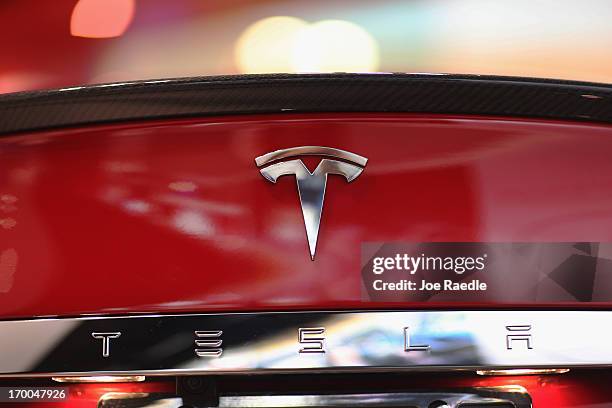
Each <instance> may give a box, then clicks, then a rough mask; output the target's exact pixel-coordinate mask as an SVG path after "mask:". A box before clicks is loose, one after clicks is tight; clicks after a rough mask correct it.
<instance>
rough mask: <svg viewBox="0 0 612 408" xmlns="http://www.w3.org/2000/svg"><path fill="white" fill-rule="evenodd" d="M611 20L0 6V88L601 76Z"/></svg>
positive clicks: (598, 11) (441, 3)
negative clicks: (301, 77)
mask: <svg viewBox="0 0 612 408" xmlns="http://www.w3.org/2000/svg"><path fill="white" fill-rule="evenodd" d="M33 10H34V11H35V12H33ZM610 21H612V7H611V4H610V0H589V1H588V3H585V2H581V1H578V0H539V1H532V0H460V1H459V0H436V1H431V0H411V1H398V0H371V1H365V0H364V1H359V2H355V1H349V0H335V1H328V0H225V1H203V0H173V1H167V0H146V1H140V2H138V3H136V1H135V0H78V1H76V0H54V1H48V2H41V1H37V0H3V1H1V2H0V36H1V37H2V38H4V39H6V41H3V42H1V43H0V55H3V56H5V58H3V59H2V63H1V64H0V93H8V92H18V91H24V90H32V89H45V88H60V87H74V86H82V85H86V84H95V83H101V82H125V81H129V80H154V79H160V78H174V77H186V76H202V75H226V74H240V73H276V72H284V73H295V72H338V71H347V72H379V71H382V72H430V73H456V74H492V75H506V76H524V77H540V78H559V79H570V80H582V81H593V82H607V83H612V24H610ZM71 33H72V35H70V34H71ZM6 56H10V57H6Z"/></svg>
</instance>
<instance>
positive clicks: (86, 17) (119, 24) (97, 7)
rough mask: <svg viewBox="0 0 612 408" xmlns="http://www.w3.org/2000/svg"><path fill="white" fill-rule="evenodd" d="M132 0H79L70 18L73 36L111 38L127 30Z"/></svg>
mask: <svg viewBox="0 0 612 408" xmlns="http://www.w3.org/2000/svg"><path fill="white" fill-rule="evenodd" d="M134 9H135V4H134V0H79V1H78V2H77V3H76V5H75V6H74V9H73V10H72V16H71V18H70V34H72V35H73V36H75V37H86V38H112V37H119V36H121V35H123V33H124V32H125V31H126V30H127V28H128V27H129V25H130V23H131V22H132V19H133V18H134Z"/></svg>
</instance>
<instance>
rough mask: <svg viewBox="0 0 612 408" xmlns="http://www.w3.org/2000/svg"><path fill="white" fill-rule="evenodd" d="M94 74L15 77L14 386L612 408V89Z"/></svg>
mask: <svg viewBox="0 0 612 408" xmlns="http://www.w3.org/2000/svg"><path fill="white" fill-rule="evenodd" d="M26 3H27V2H26ZM89 3H91V4H96V2H95V1H80V2H74V1H72V2H66V3H65V4H64V3H62V2H58V6H57V7H52V6H50V5H44V6H41V7H42V9H46V10H48V11H49V12H52V13H56V14H54V15H53V16H52V18H50V19H49V23H45V24H48V25H51V26H52V27H55V26H54V25H53V24H55V23H54V21H57V19H58V18H59V17H57V16H60V15H64V14H65V16H66V21H68V20H69V19H70V18H72V20H70V21H71V24H72V25H71V28H72V32H70V34H68V32H66V33H64V34H62V35H64V36H69V37H67V38H64V39H63V40H61V41H60V40H58V39H56V38H49V39H47V40H45V41H48V42H49V43H54V42H55V43H62V44H64V49H66V50H68V49H70V47H71V46H72V45H73V43H71V42H74V46H75V47H77V48H78V47H79V46H78V44H77V43H78V41H85V40H83V38H82V37H84V36H85V35H82V32H81V31H79V30H85V31H87V30H88V29H92V30H93V31H95V32H96V33H98V34H99V31H96V30H98V28H96V27H97V26H96V27H94V25H93V23H90V24H89V25H88V24H86V23H83V22H79V21H78V20H75V19H76V17H75V16H80V15H81V14H83V13H85V14H87V12H88V9H87V8H88V7H93V6H91V4H89ZM97 3H99V2H97ZM49 4H51V3H49ZM59 4H61V6H60V5H59ZM88 4H89V5H88ZM117 4H118V5H117ZM2 7H7V9H10V8H11V7H12V8H13V12H14V13H15V14H14V15H17V16H20V15H21V16H22V15H23V13H25V11H24V10H26V9H27V8H28V7H29V8H30V9H31V7H32V3H30V4H26V5H24V6H21V5H18V4H17V3H12V4H11V5H10V6H4V5H0V10H1V8H2ZM113 7H116V9H113ZM121 7H124V9H122V8H121ZM130 7H132V8H130ZM139 7H140V8H139ZM147 7H151V8H155V7H158V8H159V9H163V10H173V8H172V7H171V6H167V5H164V6H161V5H157V6H155V7H154V6H145V5H141V6H140V5H138V4H137V3H133V2H121V1H116V2H115V1H112V2H109V3H107V5H106V6H103V7H102V10H107V11H108V10H109V8H110V10H111V11H113V10H114V11H115V14H114V15H113V13H110V14H111V15H110V17H109V16H106V15H103V16H101V17H100V18H101V19H105V18H108V19H110V20H109V21H114V22H116V23H117V24H118V26H120V24H119V23H120V22H123V23H125V24H124V25H125V27H123V29H124V30H129V29H130V28H129V27H130V26H129V25H130V24H136V23H135V22H132V20H130V19H127V20H125V21H127V23H126V22H125V21H124V20H122V18H123V17H125V16H123V15H119V14H118V13H119V11H118V10H124V12H125V13H132V14H130V16H132V17H133V16H138V15H139V14H138V13H139V12H143V13H144V14H145V15H146V13H145V12H144V11H146V10H149V11H150V10H151V9H148V8H147ZM191 7H204V6H194V5H193V4H192V5H191ZM210 7H212V9H214V6H212V5H211V6H210ZM218 7H221V6H218ZM234 7H238V6H236V5H235V6H234ZM83 10H85V11H83ZM125 10H127V11H125ZM143 10H144V11H143ZM20 12H21V13H22V14H19V13H20ZM198 12H203V11H202V10H199V11H198ZM215 12H218V13H221V11H219V10H216V11H215ZM62 13H64V14H62ZM71 13H72V14H71ZM79 13H81V14H79ZM126 15H127V14H126ZM122 16H123V17H122ZM141 17H142V16H141ZM149 17H150V16H149ZM33 18H36V17H33ZM62 18H63V17H62ZM133 18H136V17H133ZM142 18H144V17H142ZM9 19H10V15H9V14H8V13H7V14H6V15H2V16H1V17H0V20H2V21H8V20H9ZM134 21H136V20H134ZM283 21H284V20H283ZM11 24H13V25H12V27H13V28H12V29H13V30H15V29H16V27H17V26H19V24H23V21H21V22H14V23H11ZM41 24H42V23H41ZM326 24H328V23H326ZM334 24H336V23H334ZM347 24H348V23H347ZM322 25H323V26H325V24H322ZM58 26H59V23H58ZM46 27H47V26H46V25H44V24H42V28H41V27H36V26H35V27H33V28H32V30H34V31H36V30H38V31H37V32H45V31H44V30H47V29H48V28H46ZM83 27H84V28H83ZM92 27H93V28H92ZM104 27H110V26H104ZM113 27H114V26H113ZM325 27H327V28H329V27H328V26H325ZM325 27H324V28H325ZM119 28H121V27H119ZM311 28H312V27H310V26H309V27H308V28H303V27H302V28H300V30H306V29H307V30H310V29H311ZM351 29H352V28H351ZM48 30H49V32H50V33H55V32H57V29H56V28H52V29H48ZM100 30H101V31H104V30H105V28H101V29H100ZM119 31H120V32H119V34H117V36H119V37H121V36H122V35H124V34H123V32H121V30H119ZM128 33H129V31H128ZM50 35H51V34H50ZM109 35H110V34H109ZM125 35H128V34H125ZM352 35H354V36H355V37H354V38H358V37H359V34H358V33H357V31H354V32H353V34H352ZM79 36H81V37H79ZM85 37H86V36H85ZM128 37H129V36H128ZM62 38H63V37H62ZM241 38H242V37H241ZM326 38H327V37H326ZM75 39H76V40H75ZM247 40H248V39H247ZM247 40H243V41H246V43H244V44H247V45H248V44H251V43H249V42H248V41H247ZM115 41H118V40H115ZM126 41H127V40H126ZM241 41H242V40H241ZM249 41H250V40H249ZM19 44H20V47H27V46H28V45H27V41H26V40H25V38H22V39H21V40H20V43H19ZM240 44H243V43H240ZM240 44H239V46H242V45H240ZM247 45H245V46H244V47H247V48H245V49H247V50H252V48H249V47H253V46H252V45H248V46H247ZM96 46H97V45H96ZM88 47H90V46H89V45H88V46H83V47H81V49H80V50H79V51H77V54H76V57H75V64H76V65H77V66H78V69H77V68H73V69H74V70H76V71H79V72H84V70H86V68H85V65H86V62H85V61H86V57H85V55H87V54H88V52H89V54H88V55H94V54H95V53H94V51H91V50H92V49H93V48H91V47H90V48H88ZM372 49H373V48H372ZM88 50H89V51H88ZM366 51H367V50H366ZM60 52H63V51H60ZM95 52H96V53H97V52H101V51H100V50H96V51H95ZM245 52H246V51H245ZM95 55H98V54H95ZM241 55H242V54H241ZM245 55H246V54H245ZM271 55H274V54H271ZM244 58H246V59H245V61H247V62H244V61H243V60H239V61H243V62H244V64H247V63H248V61H250V60H248V58H247V57H244ZM249 58H250V57H249ZM259 58H262V59H265V54H261V55H260V57H259ZM326 58H328V59H330V60H333V58H334V57H333V56H328V57H326ZM326 61H327V59H326ZM24 64H25V63H24ZM177 64H179V63H178V62H177ZM30 65H32V64H30ZM238 65H240V64H238ZM247 65H248V64H247ZM43 66H44V69H45V70H48V72H53V69H54V68H53V67H52V65H51V64H50V63H49V61H48V60H46V59H44V58H43ZM61 66H64V65H61ZM88 69H89V68H88ZM23 70H25V68H23V67H22V68H19V69H18V70H16V71H15V70H13V72H22V71H23ZM205 73H209V72H205ZM1 75H2V71H1V70H0V79H1V78H2V76H1ZM79 75H84V74H74V73H72V74H71V73H68V72H63V73H61V74H58V75H56V76H55V79H53V80H50V79H49V81H50V82H48V83H47V82H44V84H43V83H41V84H39V85H19V83H18V82H17V81H16V80H15V76H12V77H10V78H12V80H11V81H12V82H9V83H10V85H11V86H10V87H8V86H7V89H8V90H11V91H13V90H17V91H20V90H21V91H22V92H12V93H6V94H4V95H0V227H1V228H0V319H1V321H0V403H2V404H15V405H16V406H23V405H17V404H19V403H25V404H26V406H27V405H28V404H29V405H31V406H32V407H37V406H49V407H61V406H65V407H77V406H79V407H94V406H98V407H101V408H111V407H126V408H127V407H144V406H151V407H153V406H167V407H170V406H176V407H179V406H188V407H217V406H218V407H354V406H367V407H392V406H393V407H399V406H401V407H416V408H448V407H452V408H477V407H478V408H487V407H496V408H510V407H512V408H528V407H532V406H533V407H535V408H544V407H565V408H587V407H593V408H594V407H598V408H599V407H601V408H604V407H612V392H611V391H610V387H609V383H610V381H612V371H610V367H611V366H612V346H611V344H612V343H611V341H612V340H611V339H612V310H611V309H610V306H611V305H612V244H611V242H612V188H610V187H611V186H612V160H610V154H611V152H612V127H611V125H610V124H611V123H612V86H610V85H608V84H604V83H599V82H585V81H576V80H561V79H559V80H557V79H537V78H527V77H517V76H492V75H468V74H454V75H448V74H435V75H433V74H405V73H381V72H377V73H363V72H362V73H333V72H328V73H287V74H259V75H252V74H240V75H239V74H236V75H228V76H191V77H186V78H180V79H151V78H148V77H146V76H143V79H142V80H135V81H117V82H112V83H106V84H96V83H95V80H85V79H79V78H80V77H79ZM143 75H144V74H143ZM6 77H7V78H8V76H6ZM53 81H56V82H53ZM71 81H72V82H71ZM0 82H1V81H0ZM45 84H47V85H49V86H50V87H53V86H55V89H42V88H47V85H45ZM20 86H21V88H19V87H20ZM15 87H17V88H15ZM36 88H41V89H36Z"/></svg>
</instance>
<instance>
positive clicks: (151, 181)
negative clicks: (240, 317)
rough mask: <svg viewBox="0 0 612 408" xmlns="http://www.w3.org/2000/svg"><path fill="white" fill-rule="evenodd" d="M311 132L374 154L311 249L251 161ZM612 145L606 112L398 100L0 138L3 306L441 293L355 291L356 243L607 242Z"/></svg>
mask: <svg viewBox="0 0 612 408" xmlns="http://www.w3.org/2000/svg"><path fill="white" fill-rule="evenodd" d="M301 145H322V146H329V147H336V148H340V149H345V150H348V151H351V152H354V153H357V154H360V155H363V156H365V157H367V158H368V159H369V161H368V165H367V167H366V169H365V171H364V173H363V174H362V176H361V177H360V178H359V179H358V180H355V181H354V182H353V183H350V184H347V183H346V182H345V181H344V180H343V179H342V178H340V177H336V176H332V177H330V178H329V182H328V186H327V193H326V200H325V208H324V210H323V219H322V225H321V230H320V234H319V242H318V246H317V258H316V260H315V261H314V262H312V261H311V260H310V257H309V255H308V247H307V242H306V237H305V231H304V224H303V220H302V215H301V212H300V208H299V199H298V196H297V192H296V187H295V182H294V181H292V180H289V179H288V178H287V179H285V180H282V179H281V180H279V182H278V183H277V184H272V183H269V182H267V181H266V180H265V179H264V178H263V177H262V176H261V175H260V174H259V171H258V169H257V167H256V166H255V163H254V158H255V157H256V156H259V155H262V154H265V153H268V152H270V151H273V150H277V149H281V148H287V147H293V146H301ZM611 151H612V127H610V126H605V125H597V124H586V123H571V122H565V123H564V122H545V121H535V120H519V119H517V120H512V119H504V118H478V117H444V116H424V115H391V114H389V115H384V114H383V115H381V114H376V115H374V114H362V115H357V114H353V115H348V114H339V115H332V114H329V115H314V114H313V115H286V116H280V117H278V116H277V117H273V116H251V117H238V116H236V117H222V118H216V119H215V118H212V119H210V118H209V119H190V120H174V121H160V122H148V123H133V124H123V125H108V126H98V127H91V128H80V129H70V130H62V131H49V132H39V133H34V134H23V135H18V136H14V137H6V138H3V139H0V316H2V317H3V318H7V317H19V316H42V315H75V314H84V313H127V312H162V311H163V312H178V311H207V310H265V309H313V308H317V309H326V308H341V307H347V308H362V309H363V308H380V307H390V306H403V307H426V306H435V305H431V304H430V305H415V304H403V305H393V304H383V303H366V302H362V301H361V300H360V299H361V296H360V295H361V293H360V281H359V253H360V244H361V243H362V242H364V241H417V242H425V241H501V242H504V241H514V242H517V241H518V242H520V241H546V242H554V241H582V240H584V241H590V242H597V241H610V240H612V189H611V188H610V185H612V160H610V152H611ZM305 162H306V164H307V165H308V166H309V167H310V168H311V169H312V168H314V166H316V164H317V162H318V160H317V159H314V158H313V160H307V159H305ZM483 306H491V305H490V304H489V305H486V304H483Z"/></svg>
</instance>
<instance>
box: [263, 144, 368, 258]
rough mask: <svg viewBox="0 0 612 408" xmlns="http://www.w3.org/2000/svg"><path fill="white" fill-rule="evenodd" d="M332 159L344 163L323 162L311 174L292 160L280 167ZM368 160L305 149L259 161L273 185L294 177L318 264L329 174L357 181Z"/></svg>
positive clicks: (336, 151)
mask: <svg viewBox="0 0 612 408" xmlns="http://www.w3.org/2000/svg"><path fill="white" fill-rule="evenodd" d="M303 155H315V156H328V157H334V158H336V159H340V160H332V159H322V160H321V162H320V163H319V165H318V166H317V168H316V169H315V171H314V172H312V173H311V172H310V171H309V170H308V168H306V166H305V165H304V163H303V162H302V161H301V160H300V159H295V160H288V161H283V162H278V163H273V164H270V163H272V162H277V161H279V160H282V159H285V158H288V157H295V156H303ZM367 162H368V159H366V158H365V157H362V156H359V155H357V154H354V153H350V152H347V151H344V150H340V149H334V148H331V147H320V146H301V147H293V148H290V149H284V150H277V151H275V152H271V153H268V154H264V155H263V156H259V157H257V158H256V159H255V164H257V167H260V168H261V169H260V172H261V174H262V175H263V176H264V177H265V178H266V179H267V180H268V181H271V182H272V183H276V180H278V178H279V177H281V176H287V175H294V176H295V179H296V181H297V189H298V194H299V196H300V203H301V205H302V215H303V216H304V224H305V225H306V236H307V238H308V248H309V249H310V258H311V259H312V260H313V261H314V256H315V251H316V248H317V238H318V236H319V226H320V224H321V213H322V211H323V199H324V198H325V186H326V184H327V175H328V174H337V175H340V176H344V177H345V178H346V181H347V182H349V183H350V182H351V181H353V180H355V179H356V178H357V177H359V175H360V174H361V173H362V172H363V168H364V167H365V165H366V163H367Z"/></svg>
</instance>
